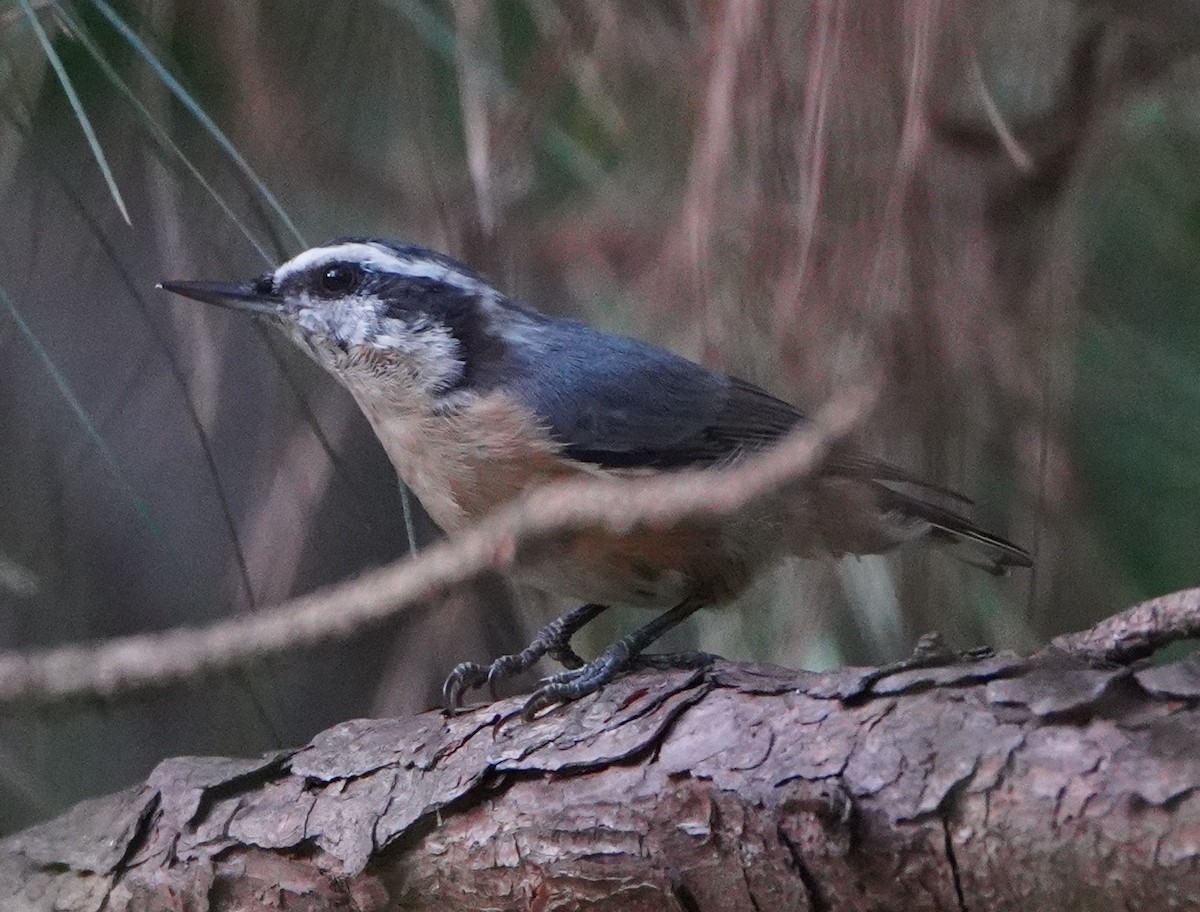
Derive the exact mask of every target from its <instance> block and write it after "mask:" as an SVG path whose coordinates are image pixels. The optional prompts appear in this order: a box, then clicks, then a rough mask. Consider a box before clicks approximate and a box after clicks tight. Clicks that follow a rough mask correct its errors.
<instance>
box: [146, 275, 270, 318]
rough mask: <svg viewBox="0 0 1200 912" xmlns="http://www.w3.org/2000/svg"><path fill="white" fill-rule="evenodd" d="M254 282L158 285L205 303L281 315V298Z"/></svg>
mask: <svg viewBox="0 0 1200 912" xmlns="http://www.w3.org/2000/svg"><path fill="white" fill-rule="evenodd" d="M254 285H255V283H253V282H244V283H234V282H160V283H159V285H158V287H159V288H161V289H162V290H163V291H169V292H171V293H172V294H177V295H182V296H183V297H185V298H191V299H192V300H194V301H203V302H204V303H205V304H216V305H217V306H218V307H228V308H229V309H230V310H244V311H247V312H248V313H252V314H262V315H264V316H268V317H277V316H279V303H280V302H279V299H278V298H277V297H275V296H274V295H271V294H263V293H262V292H261V291H257V290H256V289H255V287H254Z"/></svg>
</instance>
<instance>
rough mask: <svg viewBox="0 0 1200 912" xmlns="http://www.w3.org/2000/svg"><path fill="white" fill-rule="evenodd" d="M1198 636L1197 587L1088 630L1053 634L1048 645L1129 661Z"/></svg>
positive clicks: (1094, 657) (1199, 601)
mask: <svg viewBox="0 0 1200 912" xmlns="http://www.w3.org/2000/svg"><path fill="white" fill-rule="evenodd" d="M1197 637H1200V589H1184V590H1183V591H1182V592H1172V593H1171V594H1170V595H1162V596H1159V597H1158V598H1153V599H1150V600H1149V601H1146V602H1142V603H1141V604H1139V605H1134V606H1133V607H1132V608H1129V609H1127V610H1125V611H1122V612H1121V613H1120V614H1117V615H1113V616H1112V617H1110V618H1106V619H1105V620H1103V621H1101V622H1100V623H1098V624H1096V625H1095V626H1094V627H1091V628H1089V629H1088V630H1081V631H1079V632H1078V633H1067V634H1063V635H1062V636H1060V637H1055V638H1054V640H1053V641H1052V642H1051V644H1050V645H1051V647H1052V648H1054V649H1059V650H1061V651H1063V652H1066V653H1070V654H1072V655H1075V656H1079V657H1081V658H1085V659H1089V660H1091V661H1094V662H1132V661H1134V660H1136V659H1142V658H1145V657H1147V656H1149V655H1151V654H1153V653H1154V651H1155V650H1157V649H1161V648H1162V647H1163V646H1169V645H1170V644H1171V643H1174V642H1176V641H1178V640H1187V639H1196V638H1197Z"/></svg>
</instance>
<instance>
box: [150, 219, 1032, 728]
mask: <svg viewBox="0 0 1200 912" xmlns="http://www.w3.org/2000/svg"><path fill="white" fill-rule="evenodd" d="M162 287H163V288H164V289H166V290H167V291H172V292H174V293H176V294H180V295H184V296H186V297H189V298H195V299H196V300H199V301H205V302H208V303H211V304H219V305H222V306H225V307H231V308H234V309H237V310H244V311H249V312H250V313H253V314H256V315H259V316H262V317H265V318H267V319H268V320H269V321H270V322H272V323H275V324H276V325H278V326H279V327H281V328H282V329H283V330H284V331H285V332H286V333H287V334H288V336H290V337H291V339H292V340H293V341H294V342H295V343H296V344H297V345H298V346H300V348H301V349H303V350H304V351H305V352H307V353H308V354H309V355H311V356H312V357H313V358H314V359H316V361H317V363H319V364H320V365H322V366H323V367H324V368H326V369H327V370H328V371H329V372H330V373H331V374H333V375H334V377H336V378H337V379H338V380H339V381H340V382H341V383H342V384H344V385H345V386H346V387H347V388H348V389H349V390H350V392H351V393H352V394H353V396H354V398H355V399H356V400H357V402H358V404H359V406H360V407H361V408H362V410H363V412H364V413H365V414H366V416H367V418H368V419H369V421H370V422H371V425H372V426H373V428H374V429H375V433H376V434H377V435H378V437H379V440H380V442H381V443H382V444H383V447H384V449H385V450H386V451H387V454H388V456H389V457H390V458H391V460H392V463H393V464H394V465H395V467H396V471H397V472H398V473H399V475H400V478H401V479H402V480H403V482H404V483H405V484H406V485H408V487H409V488H410V489H411V490H412V491H413V492H414V493H415V494H416V496H417V497H418V498H419V499H420V501H421V503H422V505H423V506H424V507H425V510H426V512H428V513H429V515H430V517H432V518H433V520H434V521H435V522H436V523H438V525H440V526H441V527H442V528H443V529H444V530H445V531H447V532H448V533H451V534H453V533H454V531H455V530H457V529H461V528H463V527H464V526H466V525H469V524H470V523H473V522H475V521H476V520H478V519H480V518H481V517H482V516H484V515H486V514H488V513H490V512H491V511H493V510H495V509H496V508H498V507H500V506H502V505H504V504H506V503H508V502H509V501H512V500H513V499H514V498H517V497H519V496H521V495H522V494H523V493H525V492H527V491H529V490H531V489H533V488H536V487H539V486H542V485H545V484H547V483H549V482H552V481H554V480H558V479H567V478H572V477H578V476H581V475H583V476H588V475H590V476H595V475H597V474H600V475H606V474H614V473H615V474H628V473H631V472H637V473H642V474H644V473H646V472H656V471H664V470H669V469H674V468H679V467H685V466H686V467H693V468H695V467H705V466H713V465H718V464H725V463H728V462H730V461H732V460H735V459H737V458H738V457H739V456H740V455H741V454H744V453H747V452H753V451H755V450H760V449H762V448H764V447H766V446H769V445H770V444H771V443H773V442H774V441H776V440H778V439H780V438H781V437H783V436H784V435H786V434H787V433H788V432H789V431H791V430H792V429H794V428H795V427H796V426H797V425H798V424H799V423H801V422H803V421H804V420H805V418H804V415H803V414H802V413H801V412H800V411H799V410H798V409H796V408H795V407H793V406H791V405H789V404H788V403H786V402H783V401H781V400H779V399H776V398H775V397H774V396H771V395H770V394H769V393H766V392H764V391H763V390H761V389H759V388H758V387H756V386H753V385H751V384H749V383H746V382H744V381H742V380H738V379H736V378H733V377H729V376H726V375H725V374H722V373H718V372H716V371H712V370H709V369H707V368H704V367H701V366H700V365H698V364H694V363H692V362H691V361H688V360H686V359H684V358H681V357H678V356H677V355H673V354H671V353H670V352H667V351H665V350H663V349H661V348H657V347H655V346H653V345H649V344H647V343H645V342H639V341H637V340H636V339H630V338H626V337H624V336H618V335H613V334H611V333H606V332H601V331H599V330H596V329H593V328H591V327H589V326H586V325H584V324H583V323H579V322H577V321H575V320H568V319H557V318H554V317H549V316H546V315H545V314H542V313H539V312H538V311H536V310H534V309H532V308H531V307H528V306H526V305H525V304H522V303H520V302H518V301H515V300H513V299H512V298H509V297H508V296H506V295H504V294H502V293H501V292H499V291H497V290H496V289H495V288H493V287H492V286H491V285H489V284H488V283H487V282H486V281H484V279H483V278H481V277H480V276H479V275H477V274H476V273H475V272H473V271H472V270H471V269H469V268H468V267H466V266H464V265H463V264H462V263H459V262H458V261H456V260H453V259H451V258H450V257H447V256H443V255H442V254H439V253H435V252H433V251H430V250H426V249H424V248H422V247H417V246H414V245H410V244H404V243H398V242H395V241H387V240H378V239H375V238H344V239H340V240H336V241H332V242H330V243H329V244H326V245H325V246H323V247H314V248H313V249H311V250H307V251H305V252H304V253H301V254H299V255H298V256H296V257H294V258H293V259H291V260H289V261H288V262H286V263H284V264H283V265H282V266H280V267H279V268H278V269H276V270H274V271H273V272H268V273H266V274H264V275H262V276H260V277H258V278H257V279H254V280H252V281H249V282H246V283H244V284H228V283H216V282H164V283H163V285H162ZM906 489H907V490H906ZM913 490H917V491H921V492H923V493H921V494H913V493H911V491H913ZM939 491H940V489H938V488H936V487H934V486H932V485H929V484H926V483H924V482H922V481H920V480H919V479H917V478H914V477H912V476H909V475H907V474H906V473H904V472H903V471H901V470H899V469H897V468H895V467H892V466H889V465H887V464H885V463H882V462H878V461H875V460H872V459H869V458H866V457H863V456H859V455H847V456H845V457H844V458H835V459H834V460H833V461H832V462H830V464H829V465H828V466H827V467H826V469H825V471H824V473H823V474H822V475H820V476H819V477H817V478H816V479H813V480H812V481H811V483H810V484H809V485H808V486H807V490H806V494H805V497H806V498H807V499H808V503H807V505H806V506H805V507H803V508H801V509H799V510H797V509H796V508H795V506H794V505H791V506H789V507H788V508H786V509H785V508H783V507H782V506H781V508H780V509H779V510H778V511H777V512H771V511H770V509H769V508H768V510H767V511H766V512H764V513H763V515H756V516H752V517H740V518H738V519H731V520H730V521H728V522H726V523H724V524H721V525H719V526H718V527H716V528H713V529H697V530H696V531H695V532H694V533H680V534H678V535H670V536H668V535H663V534H652V533H648V532H645V531H637V532H633V533H630V534H627V535H599V534H589V535H588V536H587V538H586V541H578V542H574V543H572V544H570V545H565V546H564V547H563V548H561V549H559V550H558V551H556V552H554V553H551V554H548V555H545V556H544V557H542V558H540V559H539V560H538V561H537V562H536V563H535V564H527V565H519V566H518V567H517V568H516V570H515V571H514V575H515V577H516V578H517V579H518V580H519V581H521V582H524V583H527V584H530V585H532V586H534V587H537V588H541V589H543V590H547V591H549V592H552V593H556V594H560V595H565V596H570V597H572V598H575V599H579V600H581V601H582V602H584V604H583V605H582V607H580V608H577V609H575V610H574V611H572V612H570V613H568V614H566V615H564V616H563V617H561V618H559V619H558V620H556V621H554V622H553V623H551V624H549V625H547V626H546V627H545V628H543V629H542V630H541V631H540V632H539V633H538V635H537V637H536V638H535V639H534V641H533V642H532V643H531V644H530V646H529V648H527V649H525V650H524V651H522V652H521V653H519V654H516V655H511V656H502V657H501V658H499V659H496V660H495V661H494V662H492V663H491V664H490V665H477V664H475V663H472V662H464V663H462V664H461V665H459V666H457V667H456V668H455V669H454V671H453V672H452V673H451V675H450V677H449V678H448V679H447V681H446V686H445V696H446V701H447V703H448V705H449V707H450V708H452V709H453V708H456V707H457V706H458V705H460V704H461V701H462V696H463V694H464V692H465V691H466V690H468V689H470V688H472V687H478V686H480V685H482V684H484V683H489V684H491V683H493V682H494V681H496V680H497V679H499V678H503V677H506V676H508V675H512V674H515V673H517V672H519V671H522V670H524V669H527V668H529V667H530V666H532V665H533V664H534V663H535V662H536V661H537V660H538V659H539V658H541V656H543V655H549V656H550V657H551V658H555V659H557V660H558V661H560V662H562V663H563V664H564V665H565V666H567V669H568V670H567V671H565V672H562V673H560V674H557V675H554V676H552V677H550V678H548V679H546V680H545V681H544V682H542V685H541V687H540V688H539V689H538V690H537V691H535V693H534V694H533V695H532V696H531V697H530V698H529V701H528V703H527V704H526V710H527V714H531V713H533V712H536V710H537V709H538V708H540V707H542V706H546V705H549V704H551V703H554V702H558V701H564V700H570V699H574V698H577V697H580V696H583V695H585V694H589V693H592V692H593V691H595V690H597V689H598V688H599V687H601V686H602V685H604V684H605V683H607V682H608V681H610V680H612V678H613V677H614V676H615V675H616V674H618V673H619V672H620V671H622V670H624V669H626V668H628V667H629V666H630V665H631V664H632V663H633V661H634V660H635V659H636V658H637V656H638V654H639V653H640V652H641V651H642V650H643V649H645V647H646V646H648V645H649V644H650V643H651V642H653V641H654V640H655V639H657V638H658V637H659V636H660V635H662V633H664V632H665V631H666V630H668V629H669V628H671V627H673V626H674V625H676V624H678V623H679V622H680V621H682V620H683V619H684V618H685V617H687V616H688V615H690V614H691V613H692V612H694V611H695V610H696V609H697V608H700V607H702V606H705V605H719V604H721V603H723V602H727V601H729V600H731V599H733V598H734V597H735V596H737V595H738V594H739V593H740V592H741V591H742V590H744V589H745V588H746V586H748V585H749V583H750V581H751V580H752V579H753V578H754V576H755V575H756V573H757V572H758V571H759V570H761V569H762V568H764V567H765V566H766V565H768V564H770V563H772V562H774V561H775V560H777V559H778V558H780V557H783V556H784V555H787V554H794V555H798V556H801V557H812V556H818V555H824V554H837V555H841V554H868V553H878V552H882V551H886V550H888V549H890V548H893V547H895V546H897V545H899V544H902V543H904V542H908V541H914V540H918V539H924V540H927V541H935V542H947V541H962V542H969V543H971V544H973V545H976V546H978V548H979V549H980V551H981V553H982V554H983V555H985V557H986V559H987V560H988V561H989V562H990V563H991V565H992V566H993V567H994V568H995V569H996V570H997V571H1002V570H1003V569H1005V568H1007V567H1010V566H1021V567H1027V566H1030V565H1031V561H1030V557H1029V555H1028V554H1027V553H1026V552H1025V551H1024V550H1023V549H1021V548H1020V547H1018V546H1016V545H1014V544H1012V543H1010V542H1007V541H1005V540H1004V539H1002V538H999V537H997V536H995V535H992V534H990V533H988V532H985V531H983V530H982V529H980V528H978V527H977V526H975V525H973V524H972V523H971V522H970V521H969V520H967V519H966V518H964V517H962V516H961V515H959V514H958V513H956V512H954V511H953V510H951V509H948V508H947V507H945V506H942V505H940V504H939V503H937V502H935V494H936V493H938V492H939ZM941 493H943V494H944V493H945V492H944V491H942V492H941ZM943 499H944V498H943ZM798 516H802V517H804V518H805V519H804V521H802V522H798V521H797V517H798ZM585 546H586V547H585ZM613 604H622V605H634V606H642V607H646V608H658V609H667V610H666V611H665V612H664V613H663V614H661V615H659V616H658V617H656V618H655V619H654V620H653V621H651V622H650V623H649V624H647V625H646V626H644V627H642V628H640V629H638V630H636V631H635V632H633V633H632V634H630V635H628V636H626V637H624V638H623V639H621V640H618V641H617V642H616V643H614V644H612V645H611V646H610V647H608V649H607V650H605V651H604V653H602V654H601V655H600V656H599V657H598V658H597V659H595V660H594V661H591V662H586V663H585V662H583V661H582V660H581V659H580V658H579V657H578V656H577V655H576V654H575V652H574V651H573V650H572V649H571V647H570V639H571V636H572V635H573V634H574V633H575V632H577V631H578V630H579V629H580V628H582V627H583V626H584V625H585V624H587V623H588V622H589V621H591V620H592V619H593V618H595V617H596V616H597V615H598V614H600V612H602V611H603V610H604V609H605V607H607V606H609V605H613Z"/></svg>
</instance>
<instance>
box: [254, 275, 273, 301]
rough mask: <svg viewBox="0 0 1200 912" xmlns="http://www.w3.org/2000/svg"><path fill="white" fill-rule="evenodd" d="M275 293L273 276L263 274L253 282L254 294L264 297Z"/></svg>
mask: <svg viewBox="0 0 1200 912" xmlns="http://www.w3.org/2000/svg"><path fill="white" fill-rule="evenodd" d="M274 291H275V276H273V275H271V273H269V272H268V273H264V274H263V275H260V276H259V277H258V278H257V279H255V280H254V293H255V294H257V295H263V296H264V297H266V296H267V295H270V294H272V293H274Z"/></svg>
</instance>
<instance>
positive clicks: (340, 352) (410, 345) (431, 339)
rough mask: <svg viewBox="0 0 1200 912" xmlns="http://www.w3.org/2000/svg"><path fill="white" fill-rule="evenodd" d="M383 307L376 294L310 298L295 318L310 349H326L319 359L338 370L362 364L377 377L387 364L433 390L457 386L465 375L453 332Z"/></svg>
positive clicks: (428, 390) (399, 374)
mask: <svg viewBox="0 0 1200 912" xmlns="http://www.w3.org/2000/svg"><path fill="white" fill-rule="evenodd" d="M382 310H383V304H382V302H380V301H379V300H378V299H377V298H374V297H356V298H348V299H346V300H344V301H339V302H336V303H330V302H328V301H317V302H314V301H312V300H311V299H309V298H308V297H307V296H305V298H304V299H303V302H302V303H301V305H300V307H299V309H298V310H297V311H296V313H295V318H294V319H295V325H296V327H297V328H298V329H299V330H300V332H301V333H302V334H303V335H304V336H306V337H307V340H306V341H307V342H308V347H310V348H313V349H317V350H319V351H321V352H322V354H323V357H321V358H319V359H318V360H320V361H322V363H324V362H325V361H328V362H329V363H328V364H326V366H327V367H330V368H331V369H334V372H335V373H337V372H338V369H352V368H354V367H356V366H358V367H362V368H363V369H365V370H368V371H369V372H370V373H371V374H372V375H378V374H379V372H380V370H381V369H382V368H383V366H384V365H387V366H388V367H389V368H390V369H391V370H392V371H393V372H394V373H395V374H396V375H397V376H401V375H402V376H404V377H406V378H408V382H410V383H418V384H419V385H420V386H422V387H424V388H425V389H426V391H427V392H429V393H430V394H438V393H440V392H441V391H442V390H445V389H448V388H450V387H452V386H454V385H455V384H456V383H457V382H458V380H459V379H460V378H461V377H462V373H463V363H462V360H461V357H460V352H459V345H458V341H457V340H456V339H455V338H454V336H453V334H452V333H451V332H450V330H449V329H448V328H447V327H446V326H444V325H443V324H441V323H436V322H433V321H431V320H429V319H427V318H425V317H417V318H415V319H414V320H411V321H405V320H400V319H395V318H392V317H381V316H380V313H381V311H382ZM340 379H343V380H348V379H350V378H348V377H340ZM376 379H378V378H377V376H376Z"/></svg>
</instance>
